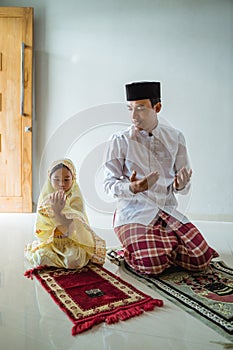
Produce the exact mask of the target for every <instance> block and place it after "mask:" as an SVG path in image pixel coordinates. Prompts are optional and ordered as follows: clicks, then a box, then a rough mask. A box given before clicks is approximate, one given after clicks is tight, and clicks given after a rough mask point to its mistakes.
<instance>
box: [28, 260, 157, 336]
mask: <svg viewBox="0 0 233 350" xmlns="http://www.w3.org/2000/svg"><path fill="white" fill-rule="evenodd" d="M24 275H25V276H26V277H28V278H31V279H32V278H33V276H34V277H36V278H37V279H38V280H39V282H40V283H41V284H42V286H43V287H44V288H45V289H46V290H47V292H49V294H50V295H51V297H52V298H53V300H54V301H55V302H56V303H57V304H58V306H59V307H60V308H61V309H62V311H64V312H65V313H66V314H67V316H68V317H69V318H70V320H71V321H72V322H73V324H74V326H73V328H72V335H76V334H79V333H82V332H84V331H86V330H88V329H90V328H92V327H93V326H94V325H96V324H99V323H101V322H106V323H107V324H111V323H116V322H118V321H125V320H127V319H129V318H131V317H134V316H139V315H140V314H142V313H143V311H151V310H153V309H154V307H155V306H162V305H163V301H162V300H159V299H153V298H151V297H150V296H148V295H146V294H144V293H142V292H140V291H139V290H137V289H136V288H135V287H133V286H132V285H130V284H128V283H127V282H125V281H123V280H122V279H120V278H119V277H117V276H115V275H114V274H112V273H111V272H109V271H108V270H106V269H105V268H103V267H100V266H97V265H94V264H89V265H88V266H86V267H84V268H82V269H80V270H67V269H59V268H54V267H41V268H35V269H32V270H28V271H26V272H25V274H24Z"/></svg>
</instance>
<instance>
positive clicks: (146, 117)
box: [128, 99, 158, 132]
mask: <svg viewBox="0 0 233 350" xmlns="http://www.w3.org/2000/svg"><path fill="white" fill-rule="evenodd" d="M128 110H129V111H130V116H131V119H132V122H133V124H134V125H135V127H136V128H137V129H138V130H146V131H148V132H151V131H152V130H153V129H154V128H155V127H156V126H157V123H158V120H157V114H156V111H155V109H154V108H152V106H151V102H150V100H149V99H146V100H137V101H129V102H128Z"/></svg>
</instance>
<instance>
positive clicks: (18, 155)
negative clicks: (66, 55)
mask: <svg viewBox="0 0 233 350" xmlns="http://www.w3.org/2000/svg"><path fill="white" fill-rule="evenodd" d="M32 31H33V10H32V9H31V8H11V7H7V8H4V7H0V33H1V35H0V94H1V98H0V100H1V102H0V212H31V211H32V133H31V132H30V131H29V132H26V131H25V128H26V127H29V128H31V127H32V49H33V48H32ZM22 106H23V108H22ZM22 110H23V114H22Z"/></svg>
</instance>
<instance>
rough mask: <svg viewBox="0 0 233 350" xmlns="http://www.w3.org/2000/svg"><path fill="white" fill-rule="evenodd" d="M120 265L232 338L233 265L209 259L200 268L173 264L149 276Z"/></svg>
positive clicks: (228, 337) (124, 264) (122, 264)
mask: <svg viewBox="0 0 233 350" xmlns="http://www.w3.org/2000/svg"><path fill="white" fill-rule="evenodd" d="M120 266H121V268H122V269H123V270H124V271H125V272H127V273H129V274H131V275H133V276H135V277H136V278H137V279H139V280H140V281H141V282H142V281H144V282H145V283H146V284H147V285H148V286H149V287H151V288H152V289H154V290H156V291H157V292H158V293H160V294H161V295H163V296H164V297H166V298H167V299H169V300H170V301H172V302H174V303H175V304H177V305H178V306H180V307H182V308H184V310H185V311H187V312H189V313H190V314H192V315H193V316H195V317H197V318H198V319H200V320H201V321H202V322H204V323H205V324H206V325H208V326H209V327H211V328H212V329H214V330H215V331H217V332H219V333H220V334H221V335H223V336H225V337H226V338H227V339H229V340H231V341H233V269H232V268H230V267H228V266H226V265H225V263H224V262H222V261H217V262H212V263H211V264H210V266H209V268H208V269H206V270H205V271H203V272H190V271H187V270H183V269H181V268H178V267H172V268H171V269H168V271H167V272H164V273H162V274H161V275H159V276H152V277H150V276H147V275H145V274H140V273H137V272H136V271H134V270H133V269H132V268H130V267H129V266H128V265H127V264H126V263H125V262H124V263H121V265H120Z"/></svg>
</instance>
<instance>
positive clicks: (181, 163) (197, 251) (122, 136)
mask: <svg viewBox="0 0 233 350" xmlns="http://www.w3.org/2000/svg"><path fill="white" fill-rule="evenodd" d="M126 97H127V101H128V109H129V111H130V114H131V119H132V123H133V124H132V125H131V126H130V127H129V128H127V129H126V130H123V131H122V132H119V133H116V134H114V135H113V136H112V137H111V139H110V141H109V144H108V147H107V152H106V159H105V164H104V166H105V179H104V189H105V191H106V193H107V194H109V195H111V196H113V197H114V198H116V199H117V209H116V211H115V214H114V231H115V233H116V234H117V236H118V238H119V240H120V242H121V243H122V246H123V248H124V258H125V261H126V263H127V264H128V265H130V267H131V268H133V269H135V270H136V271H138V272H141V273H145V274H156V275H157V274H160V273H161V272H163V271H164V270H165V269H167V268H169V267H171V266H172V265H178V266H181V267H183V268H185V269H188V270H192V271H200V270H203V269H205V268H206V267H207V266H208V265H209V263H210V261H211V259H212V258H213V257H217V256H218V254H217V252H215V250H214V249H212V248H211V247H209V246H208V244H207V242H206V241H205V239H204V238H203V236H202V235H201V233H200V232H199V231H198V229H197V228H196V227H195V226H194V225H193V224H192V223H191V222H189V220H188V219H187V218H186V217H185V216H183V215H182V214H181V213H180V212H178V211H177V210H176V207H177V200H176V197H175V194H176V193H180V194H187V193H188V191H189V189H190V178H191V175H192V170H191V169H190V167H189V161H188V155H187V149H186V144H185V139H184V136H183V134H182V133H181V132H180V131H178V130H176V129H174V128H172V127H170V126H167V125H164V124H161V123H160V122H159V121H158V118H157V114H158V113H159V112H160V110H161V107H162V105H161V97H160V83H159V82H135V83H132V84H127V85H126Z"/></svg>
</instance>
